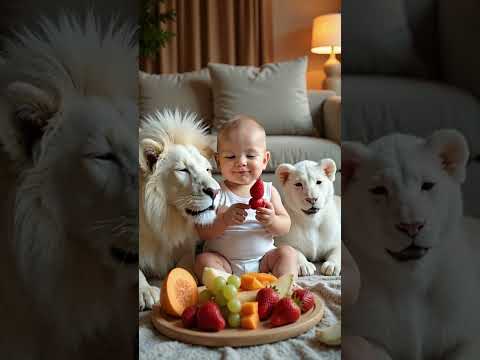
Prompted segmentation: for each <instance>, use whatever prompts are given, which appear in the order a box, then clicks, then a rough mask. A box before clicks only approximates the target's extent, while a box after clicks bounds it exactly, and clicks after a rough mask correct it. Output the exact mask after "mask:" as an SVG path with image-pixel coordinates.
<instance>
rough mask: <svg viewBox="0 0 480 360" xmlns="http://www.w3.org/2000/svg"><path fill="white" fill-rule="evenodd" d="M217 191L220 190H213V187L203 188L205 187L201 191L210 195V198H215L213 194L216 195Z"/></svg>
mask: <svg viewBox="0 0 480 360" xmlns="http://www.w3.org/2000/svg"><path fill="white" fill-rule="evenodd" d="M219 191H220V190H214V189H212V188H205V189H203V192H204V193H205V194H207V195H208V196H210V197H211V198H212V200H213V199H215V196H217V194H218V192H219Z"/></svg>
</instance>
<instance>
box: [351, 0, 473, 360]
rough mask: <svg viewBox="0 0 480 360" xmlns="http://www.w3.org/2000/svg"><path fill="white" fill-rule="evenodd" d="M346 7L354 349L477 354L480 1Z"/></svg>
mask: <svg viewBox="0 0 480 360" xmlns="http://www.w3.org/2000/svg"><path fill="white" fill-rule="evenodd" d="M342 14H343V19H342V25H343V29H342V60H343V75H342V83H343V84H342V97H343V99H342V104H343V109H342V194H343V201H342V208H343V213H342V235H343V241H344V244H345V246H346V247H347V250H348V251H349V254H351V258H347V257H346V256H344V257H343V260H344V262H346V263H348V264H350V268H351V269H353V271H352V272H351V274H349V273H348V272H344V279H343V280H344V281H343V294H348V299H346V298H345V299H344V300H345V301H344V304H345V306H344V308H343V309H342V310H343V311H342V326H343V329H342V330H343V335H344V336H343V344H342V345H343V346H342V351H343V353H342V355H343V357H344V358H345V359H440V358H442V359H478V358H479V357H480V347H479V345H478V334H479V330H480V325H479V324H480V321H479V320H480V318H479V317H480V316H479V315H478V314H477V311H476V310H475V308H476V306H477V304H478V302H479V301H480V289H479V285H478V278H479V275H480V265H479V264H478V260H477V254H478V252H479V250H480V248H479V246H480V245H479V243H478V237H479V231H480V205H479V195H478V194H479V192H478V189H476V187H477V186H476V184H478V182H479V181H480V157H479V155H480V146H479V144H480V141H479V137H480V121H479V119H480V93H479V92H478V83H479V81H480V71H479V68H478V59H479V50H478V48H477V47H475V46H473V42H475V41H474V40H473V39H474V38H478V35H479V34H480V23H479V22H478V21H477V19H478V15H480V5H479V3H478V2H476V1H471V0H458V1H455V2H452V1H448V0H440V1H433V0H392V1H388V2H386V1H382V0H365V1H355V0H344V1H343V2H342ZM472 41H473V42H472ZM355 269H358V273H357V272H356V271H355ZM352 274H353V275H352ZM358 274H359V277H358ZM352 289H353V290H352Z"/></svg>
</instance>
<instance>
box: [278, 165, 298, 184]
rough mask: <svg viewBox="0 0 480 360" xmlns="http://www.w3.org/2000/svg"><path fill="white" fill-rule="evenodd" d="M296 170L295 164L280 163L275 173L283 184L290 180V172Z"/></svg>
mask: <svg viewBox="0 0 480 360" xmlns="http://www.w3.org/2000/svg"><path fill="white" fill-rule="evenodd" d="M292 171H295V166H293V165H291V164H280V165H278V167H277V169H276V170H275V175H276V176H277V179H278V181H280V184H282V186H284V185H285V183H286V182H287V181H288V177H289V176H290V173H291V172H292Z"/></svg>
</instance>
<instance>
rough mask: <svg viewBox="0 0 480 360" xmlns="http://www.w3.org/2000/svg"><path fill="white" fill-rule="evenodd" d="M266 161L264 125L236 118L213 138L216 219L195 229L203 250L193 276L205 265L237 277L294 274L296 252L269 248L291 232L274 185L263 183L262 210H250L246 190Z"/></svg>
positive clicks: (268, 157)
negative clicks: (217, 182)
mask: <svg viewBox="0 0 480 360" xmlns="http://www.w3.org/2000/svg"><path fill="white" fill-rule="evenodd" d="M269 159H270V153H269V152H268V151H267V149H266V135H265V130H264V129H263V127H262V126H261V125H260V124H258V123H257V122H256V121H255V120H254V119H252V118H249V117H246V116H238V117H236V118H234V119H232V120H231V121H230V122H228V123H227V125H226V126H224V127H223V128H222V129H221V130H220V132H219V134H218V139H217V153H216V161H217V164H218V166H219V168H220V171H221V173H222V175H223V177H224V181H223V182H222V183H221V184H220V185H221V189H222V190H221V191H220V194H219V195H218V196H219V201H220V205H219V208H218V211H217V217H216V219H215V221H214V223H213V224H211V225H209V226H198V227H197V230H198V233H199V235H200V238H201V239H202V240H204V241H205V245H204V252H203V253H202V254H200V255H198V256H197V258H196V259H195V273H196V275H197V276H198V277H199V279H201V278H202V272H203V269H204V268H205V267H207V266H208V267H213V268H216V269H219V270H223V271H225V272H228V273H234V274H236V275H239V274H242V273H244V272H258V271H260V272H272V273H273V274H274V275H275V276H277V277H279V276H281V275H283V274H286V273H293V274H294V276H295V277H296V276H297V253H296V251H295V249H293V248H292V247H290V246H279V247H278V248H276V247H275V246H274V245H273V237H274V236H279V235H284V234H286V233H288V231H289V230H290V217H289V215H288V213H287V211H286V210H285V208H284V207H283V204H282V201H281V199H280V195H279V193H278V191H277V190H276V189H275V188H274V187H273V186H272V183H268V182H266V183H264V186H265V193H264V197H263V199H264V200H265V207H263V208H257V209H256V210H253V209H250V207H249V205H248V202H249V200H250V197H251V196H250V188H251V187H252V185H253V184H254V183H255V181H256V180H257V179H258V178H259V177H260V176H261V175H262V171H263V170H265V168H266V166H267V163H268V161H269Z"/></svg>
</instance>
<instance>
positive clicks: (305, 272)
mask: <svg viewBox="0 0 480 360" xmlns="http://www.w3.org/2000/svg"><path fill="white" fill-rule="evenodd" d="M315 270H317V268H316V267H315V265H314V264H312V263H311V262H310V261H308V260H306V261H304V262H301V263H299V264H298V276H310V275H313V274H315Z"/></svg>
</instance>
